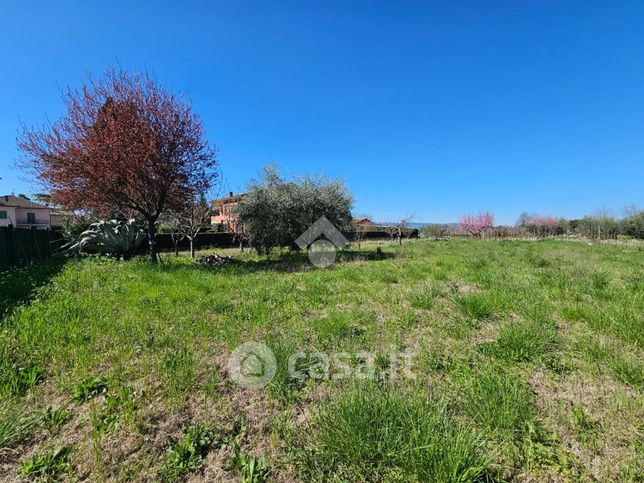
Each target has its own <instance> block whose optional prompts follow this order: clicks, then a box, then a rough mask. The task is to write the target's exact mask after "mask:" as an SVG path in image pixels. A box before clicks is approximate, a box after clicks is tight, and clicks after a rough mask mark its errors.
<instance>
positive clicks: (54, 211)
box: [49, 208, 75, 228]
mask: <svg viewBox="0 0 644 483" xmlns="http://www.w3.org/2000/svg"><path fill="white" fill-rule="evenodd" d="M74 216H75V215H74V213H73V212H71V211H66V210H61V209H58V208H50V209H49V220H50V223H51V227H52V228H54V227H56V226H61V225H62V224H63V221H65V220H67V219H71V218H74Z"/></svg>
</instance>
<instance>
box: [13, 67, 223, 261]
mask: <svg viewBox="0 0 644 483" xmlns="http://www.w3.org/2000/svg"><path fill="white" fill-rule="evenodd" d="M62 97H63V102H64V103H65V107H66V113H65V114H64V115H63V116H62V117H61V118H60V119H59V120H58V121H57V122H55V123H53V124H49V123H48V124H46V125H45V126H43V127H42V128H41V129H33V128H27V127H26V126H24V125H23V129H22V132H21V133H20V135H19V138H18V147H19V148H20V149H21V150H22V151H23V153H24V157H23V163H22V164H23V166H24V167H25V168H27V169H28V170H30V171H31V172H32V173H33V174H34V175H35V176H36V177H37V178H38V179H39V180H40V181H41V182H42V183H43V185H44V186H45V187H46V188H47V190H48V191H49V193H51V196H52V201H53V202H55V203H58V204H60V205H61V206H64V207H66V208H69V209H79V210H95V211H96V212H98V213H102V214H106V213H109V212H110V211H113V210H121V211H123V212H126V213H132V214H135V213H136V214H138V215H139V216H141V217H142V218H143V219H144V220H145V221H146V223H147V231H148V236H149V245H150V257H151V259H152V262H156V261H157V249H156V241H155V235H156V227H155V224H156V222H157V220H158V218H159V216H160V215H161V214H162V213H163V212H164V211H165V210H168V209H170V208H172V209H177V210H178V209H181V207H183V206H185V204H186V203H190V201H191V200H193V199H194V196H195V195H196V194H197V193H204V192H207V191H208V189H209V188H210V187H211V185H212V184H213V182H214V181H215V179H216V177H217V173H216V171H215V167H216V165H217V158H216V151H215V149H214V147H211V146H210V145H209V144H208V142H207V141H206V140H205V135H204V129H203V125H202V122H201V120H200V119H199V117H197V115H196V114H194V113H193V112H192V107H191V106H190V104H189V103H188V102H186V101H185V100H184V99H183V98H181V97H176V96H175V95H173V94H172V93H170V92H168V91H166V90H165V89H163V88H162V87H161V86H159V85H158V84H157V83H156V82H155V81H154V80H153V79H151V78H150V76H149V75H148V74H147V73H135V74H128V73H127V72H125V71H122V70H116V69H110V70H108V71H107V72H106V74H105V76H104V77H103V78H102V79H100V80H98V81H95V80H93V79H92V78H91V77H90V78H89V79H88V81H87V83H86V84H85V85H84V86H83V87H82V88H81V89H80V90H72V89H71V88H67V90H66V91H64V92H63V95H62Z"/></svg>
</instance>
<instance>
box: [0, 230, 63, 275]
mask: <svg viewBox="0 0 644 483" xmlns="http://www.w3.org/2000/svg"><path fill="white" fill-rule="evenodd" d="M61 243H62V237H61V236H60V234H59V233H58V232H57V231H52V230H36V229H28V228H14V227H12V226H3V227H0V271H3V270H7V269H9V268H11V267H24V266H26V265H29V264H30V263H33V262H41V261H44V260H48V259H49V258H51V256H52V255H53V254H54V252H55V251H56V250H57V249H58V247H60V246H61Z"/></svg>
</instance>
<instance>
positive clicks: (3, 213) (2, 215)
mask: <svg viewBox="0 0 644 483" xmlns="http://www.w3.org/2000/svg"><path fill="white" fill-rule="evenodd" d="M6 219H7V212H6V211H4V210H0V220H6Z"/></svg>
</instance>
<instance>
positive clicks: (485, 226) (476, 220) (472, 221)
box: [459, 211, 494, 237]
mask: <svg viewBox="0 0 644 483" xmlns="http://www.w3.org/2000/svg"><path fill="white" fill-rule="evenodd" d="M459 224H460V226H461V229H462V230H463V231H465V232H466V233H469V234H470V235H474V236H478V237H481V236H483V234H484V233H485V232H486V231H487V230H489V229H490V228H492V227H493V226H494V215H493V214H492V213H490V212H489V211H487V212H485V213H479V214H478V215H465V216H462V217H461V219H460V220H459Z"/></svg>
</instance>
